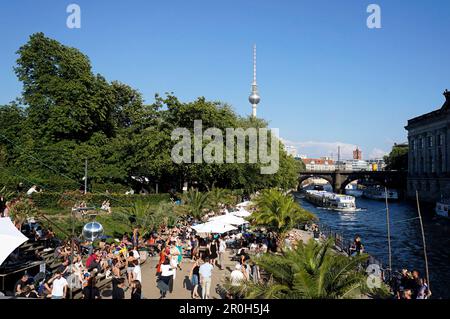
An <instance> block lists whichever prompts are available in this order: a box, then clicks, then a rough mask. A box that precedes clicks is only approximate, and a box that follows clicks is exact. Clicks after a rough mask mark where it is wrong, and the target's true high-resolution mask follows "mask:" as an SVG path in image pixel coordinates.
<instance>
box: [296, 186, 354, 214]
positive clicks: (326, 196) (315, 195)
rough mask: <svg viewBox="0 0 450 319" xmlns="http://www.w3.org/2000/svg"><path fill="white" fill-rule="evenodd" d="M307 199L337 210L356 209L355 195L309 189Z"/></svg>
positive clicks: (347, 210) (306, 194)
mask: <svg viewBox="0 0 450 319" xmlns="http://www.w3.org/2000/svg"><path fill="white" fill-rule="evenodd" d="M305 199H306V200H308V201H309V202H311V203H313V204H315V205H318V206H320V207H325V208H330V209H332V210H337V211H345V212H352V211H356V203H355V202H356V201H355V197H353V196H349V195H339V194H335V193H331V192H327V191H317V190H307V191H306V193H305Z"/></svg>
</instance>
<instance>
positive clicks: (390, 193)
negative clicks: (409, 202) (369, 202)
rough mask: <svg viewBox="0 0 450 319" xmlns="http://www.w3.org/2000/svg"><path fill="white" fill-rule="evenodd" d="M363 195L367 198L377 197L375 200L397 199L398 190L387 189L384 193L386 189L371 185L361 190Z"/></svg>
mask: <svg viewBox="0 0 450 319" xmlns="http://www.w3.org/2000/svg"><path fill="white" fill-rule="evenodd" d="M363 196H364V197H366V198H369V199H377V200H386V197H387V199H388V200H397V199H398V192H397V191H396V190H395V189H388V190H387V193H386V189H385V188H384V187H381V186H371V187H367V188H365V189H364V191H363Z"/></svg>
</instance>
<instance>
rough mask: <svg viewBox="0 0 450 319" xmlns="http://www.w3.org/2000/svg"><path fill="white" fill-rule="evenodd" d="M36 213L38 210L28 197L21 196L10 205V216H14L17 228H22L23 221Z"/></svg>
mask: <svg viewBox="0 0 450 319" xmlns="http://www.w3.org/2000/svg"><path fill="white" fill-rule="evenodd" d="M36 214H38V210H37V208H36V207H35V206H34V203H33V201H32V200H31V199H29V198H21V199H19V200H17V201H16V202H15V203H14V204H13V205H12V206H11V216H12V217H13V218H14V224H15V225H16V226H17V228H18V229H21V228H22V224H23V222H24V221H25V220H26V219H27V218H28V217H32V216H33V215H36Z"/></svg>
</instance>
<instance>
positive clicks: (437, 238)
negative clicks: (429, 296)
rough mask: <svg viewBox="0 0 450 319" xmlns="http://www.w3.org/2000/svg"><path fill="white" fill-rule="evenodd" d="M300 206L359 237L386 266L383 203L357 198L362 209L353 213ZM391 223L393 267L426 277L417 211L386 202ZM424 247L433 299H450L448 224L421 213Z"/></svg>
mask: <svg viewBox="0 0 450 319" xmlns="http://www.w3.org/2000/svg"><path fill="white" fill-rule="evenodd" d="M298 201H299V203H300V204H301V206H303V207H304V208H305V209H307V210H309V211H312V212H313V213H315V214H316V216H317V217H318V218H319V220H320V222H321V223H324V224H326V225H327V226H329V227H331V228H332V229H333V230H334V231H338V232H341V233H343V235H344V237H345V238H346V239H349V240H352V239H353V237H354V236H355V234H358V235H360V236H361V239H362V242H363V244H364V246H365V249H366V252H367V253H369V254H371V255H373V256H374V257H375V258H376V259H378V260H380V261H381V262H382V263H383V264H384V265H387V263H388V242H387V227H386V225H387V223H386V210H385V202H384V201H376V200H370V199H364V198H357V200H356V205H357V207H358V208H362V210H360V211H357V212H352V213H347V212H346V213H343V212H336V211H331V210H326V209H321V208H318V207H316V206H315V205H313V204H311V203H309V202H307V201H306V200H304V199H298ZM389 212H390V224H391V227H390V228H391V249H392V268H393V269H394V270H400V269H402V268H407V269H409V270H413V269H417V270H419V271H420V273H421V275H422V276H423V277H425V261H424V254H423V245H422V235H421V230H420V222H419V219H418V214H417V208H416V206H415V205H413V204H410V203H408V202H403V201H398V202H390V203H389ZM422 215H423V216H422V217H423V222H424V229H425V238H426V245H427V255H428V266H429V272H430V288H431V291H432V293H433V298H443V299H450V221H449V220H447V219H443V218H441V217H436V216H434V213H433V212H432V211H424V210H422Z"/></svg>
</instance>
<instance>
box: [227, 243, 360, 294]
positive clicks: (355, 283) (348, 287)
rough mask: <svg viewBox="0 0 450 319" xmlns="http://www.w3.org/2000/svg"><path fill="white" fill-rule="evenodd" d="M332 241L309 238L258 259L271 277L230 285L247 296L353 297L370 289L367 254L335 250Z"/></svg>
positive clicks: (259, 263)
mask: <svg viewBox="0 0 450 319" xmlns="http://www.w3.org/2000/svg"><path fill="white" fill-rule="evenodd" d="M332 245H333V242H332V241H330V240H328V241H327V242H325V243H318V242H316V241H314V240H312V239H311V240H310V241H309V242H308V243H306V244H304V243H303V242H301V243H299V245H298V246H297V247H295V248H294V249H293V250H286V251H284V252H283V253H282V254H271V253H269V254H264V255H262V256H261V257H259V258H256V259H255V262H256V264H257V265H259V267H260V269H261V271H263V272H264V273H265V274H266V275H265V276H266V277H267V279H268V280H266V281H263V282H260V283H253V282H251V281H248V282H244V283H243V284H242V285H241V286H240V287H237V288H236V287H235V288H233V287H230V289H232V290H234V292H238V293H240V294H242V295H244V296H245V297H246V298H248V299H258V298H262V299H352V298H359V297H361V295H362V292H363V291H366V290H367V285H366V283H365V282H366V279H367V275H366V274H365V273H364V271H363V270H361V268H360V265H361V264H363V263H364V262H365V261H366V259H367V256H366V255H360V256H357V257H347V256H344V255H342V254H339V253H337V252H335V251H333V250H332V249H331V248H332Z"/></svg>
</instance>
